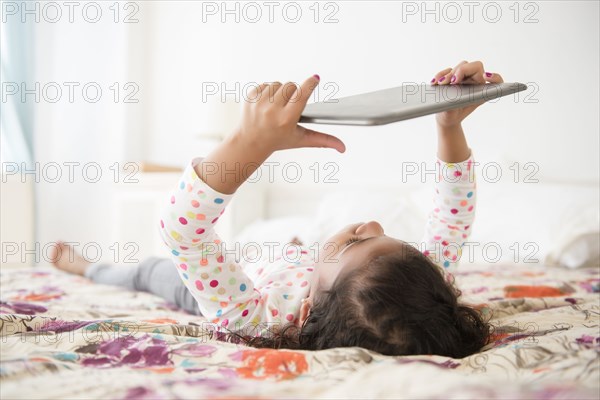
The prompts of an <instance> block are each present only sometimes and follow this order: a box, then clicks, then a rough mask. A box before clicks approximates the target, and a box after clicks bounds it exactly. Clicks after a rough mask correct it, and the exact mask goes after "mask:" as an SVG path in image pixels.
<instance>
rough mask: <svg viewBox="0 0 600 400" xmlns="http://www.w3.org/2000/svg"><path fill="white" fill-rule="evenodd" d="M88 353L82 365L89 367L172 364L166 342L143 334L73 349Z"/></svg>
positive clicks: (136, 366)
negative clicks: (137, 336) (138, 336)
mask: <svg viewBox="0 0 600 400" xmlns="http://www.w3.org/2000/svg"><path fill="white" fill-rule="evenodd" d="M75 351H76V352H78V353H88V354H89V355H88V356H87V357H85V358H84V359H83V361H82V365H84V366H91V367H104V366H107V367H113V366H119V367H120V366H131V367H134V368H144V367H154V366H172V365H173V362H172V361H171V360H170V358H169V356H170V352H169V347H168V345H167V342H165V341H164V340H161V339H157V338H154V337H151V336H150V335H144V336H142V337H140V338H135V337H132V336H127V337H119V338H116V339H113V340H107V341H104V342H101V343H93V344H89V345H86V346H82V347H80V348H78V349H76V350H75Z"/></svg>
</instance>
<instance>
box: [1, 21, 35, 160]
mask: <svg viewBox="0 0 600 400" xmlns="http://www.w3.org/2000/svg"><path fill="white" fill-rule="evenodd" d="M0 29H1V35H0V40H1V41H0V49H1V58H0V62H1V71H0V80H1V83H2V99H1V101H2V110H1V111H0V141H1V142H0V144H1V147H0V156H1V159H2V163H3V166H5V165H7V164H6V163H17V164H18V165H19V167H22V166H23V167H27V166H30V164H31V163H32V159H33V155H32V143H33V123H34V104H35V103H34V98H33V95H28V98H27V99H26V100H27V101H22V99H21V83H22V82H25V83H26V84H27V87H28V88H31V87H33V85H32V84H33V83H32V82H30V80H31V76H32V71H33V68H34V60H33V24H32V23H29V22H27V23H22V22H21V21H20V20H19V19H18V18H8V19H7V21H6V22H3V23H2V27H1V28H0ZM15 92H16V93H15ZM13 93H14V94H13ZM32 103H33V104H32ZM11 165H14V164H11ZM3 171H4V168H3Z"/></svg>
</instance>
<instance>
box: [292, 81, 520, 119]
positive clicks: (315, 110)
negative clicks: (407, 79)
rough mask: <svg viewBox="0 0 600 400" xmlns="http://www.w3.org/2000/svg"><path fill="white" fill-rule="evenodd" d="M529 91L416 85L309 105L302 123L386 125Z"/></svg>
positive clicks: (516, 85)
mask: <svg viewBox="0 0 600 400" xmlns="http://www.w3.org/2000/svg"><path fill="white" fill-rule="evenodd" d="M525 89H527V85H524V84H522V83H518V82H515V83H487V84H484V85H443V86H440V85H434V86H432V85H430V84H416V83H415V84H409V85H403V86H399V87H394V88H390V89H384V90H378V91H376V92H370V93H364V94H358V95H354V96H349V97H342V98H339V99H331V100H327V101H322V102H319V103H311V104H308V105H307V106H306V108H305V109H304V112H303V113H302V116H301V118H300V121H299V122H305V123H313V124H335V125H384V124H389V123H391V122H397V121H403V120H406V119H411V118H417V117H422V116H424V115H429V114H435V113H439V112H441V111H447V110H451V109H453V108H460V107H464V106H466V105H468V104H473V103H479V102H486V101H489V100H493V99H497V98H499V97H502V96H508V95H511V94H514V93H517V92H521V91H523V90H525Z"/></svg>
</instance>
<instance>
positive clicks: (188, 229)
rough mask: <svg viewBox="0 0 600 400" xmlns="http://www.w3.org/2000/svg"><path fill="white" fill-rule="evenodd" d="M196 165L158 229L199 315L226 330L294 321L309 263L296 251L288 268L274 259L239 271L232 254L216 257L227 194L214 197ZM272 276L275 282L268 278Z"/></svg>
mask: <svg viewBox="0 0 600 400" xmlns="http://www.w3.org/2000/svg"><path fill="white" fill-rule="evenodd" d="M200 161H201V160H200V159H195V160H194V161H193V162H192V164H191V165H190V166H188V168H186V170H185V172H184V174H183V176H182V178H181V180H180V182H178V184H177V186H176V189H175V190H174V192H173V193H172V195H171V196H170V197H169V202H168V203H167V204H166V207H165V209H164V212H163V213H162V218H161V220H160V225H159V227H160V234H161V237H162V239H163V241H164V242H165V243H166V244H167V245H168V246H169V248H170V252H171V257H172V259H173V261H174V263H175V268H176V269H177V271H178V272H179V275H180V277H181V279H182V280H183V282H184V283H185V285H186V287H187V288H188V290H189V291H190V292H191V293H192V295H193V296H194V298H195V299H196V300H197V301H198V306H199V308H200V311H201V312H202V314H203V315H204V316H205V317H206V318H207V320H208V321H210V322H213V323H215V324H216V325H215V326H220V327H224V328H227V329H231V330H238V329H242V328H244V327H245V325H246V324H254V325H257V324H261V323H267V324H268V323H283V324H287V323H289V322H297V321H298V316H299V310H300V300H301V299H302V298H305V297H306V296H308V291H309V288H310V285H309V281H311V276H312V274H313V271H314V268H313V267H314V261H313V260H312V258H311V257H309V253H308V252H307V251H302V257H301V259H300V262H295V263H294V265H290V263H289V262H285V260H283V259H280V260H278V261H276V262H275V263H271V264H269V265H259V266H257V265H251V264H248V265H244V266H242V265H239V264H238V263H236V262H235V261H234V260H233V259H234V258H235V257H234V256H233V255H231V254H222V253H221V250H222V247H220V245H221V240H220V239H219V237H218V236H217V234H216V233H215V231H214V227H215V225H216V223H217V222H218V219H219V217H220V216H221V215H222V214H223V212H224V211H225V208H226V206H227V204H228V203H229V201H230V200H231V198H232V195H224V194H221V193H219V192H216V191H215V190H213V189H212V188H211V187H210V186H208V185H207V184H206V183H204V182H203V181H202V180H201V179H200V178H199V177H198V175H197V174H196V172H195V171H194V168H193V166H194V165H196V164H197V163H199V162H200ZM233 247H234V246H233V245H232V246H227V247H226V249H232V248H233ZM273 271H275V273H276V276H278V277H279V279H280V282H273V281H272V280H271V278H269V277H272V276H273V274H274V272H273ZM267 324H265V327H268V326H269V325H267Z"/></svg>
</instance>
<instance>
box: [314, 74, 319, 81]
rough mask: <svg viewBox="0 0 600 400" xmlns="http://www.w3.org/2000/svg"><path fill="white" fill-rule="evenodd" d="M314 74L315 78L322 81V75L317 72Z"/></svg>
mask: <svg viewBox="0 0 600 400" xmlns="http://www.w3.org/2000/svg"><path fill="white" fill-rule="evenodd" d="M313 76H314V77H315V78H317V80H318V81H320V80H321V77H320V76H319V75H317V74H314V75H313Z"/></svg>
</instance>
